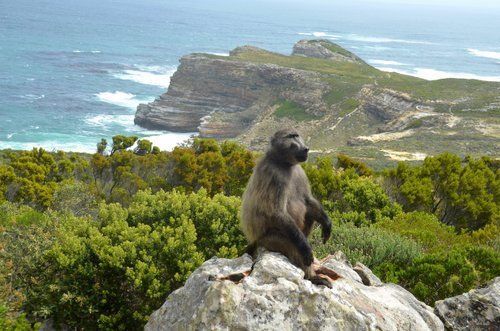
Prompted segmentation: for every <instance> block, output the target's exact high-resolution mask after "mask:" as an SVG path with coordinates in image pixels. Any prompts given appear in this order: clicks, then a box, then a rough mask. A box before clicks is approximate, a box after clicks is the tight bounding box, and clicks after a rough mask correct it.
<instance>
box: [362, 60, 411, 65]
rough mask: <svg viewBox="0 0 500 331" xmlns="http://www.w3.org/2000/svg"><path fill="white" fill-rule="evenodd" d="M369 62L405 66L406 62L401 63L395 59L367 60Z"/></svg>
mask: <svg viewBox="0 0 500 331" xmlns="http://www.w3.org/2000/svg"><path fill="white" fill-rule="evenodd" d="M368 62H369V63H372V64H373V65H383V66H405V65H407V64H406V63H401V62H397V61H389V60H368Z"/></svg>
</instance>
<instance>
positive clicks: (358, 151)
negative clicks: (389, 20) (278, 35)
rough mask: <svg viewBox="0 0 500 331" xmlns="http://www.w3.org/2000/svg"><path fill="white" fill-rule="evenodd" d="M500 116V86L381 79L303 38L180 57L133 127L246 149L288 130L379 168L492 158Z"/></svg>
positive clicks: (333, 48) (322, 149)
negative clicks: (290, 43) (277, 45)
mask: <svg viewBox="0 0 500 331" xmlns="http://www.w3.org/2000/svg"><path fill="white" fill-rule="evenodd" d="M499 110H500V83H492V82H480V81H473V80H458V79H448V80H439V81H425V80H423V79H419V78H415V77H410V76H405V75H401V74H396V73H387V72H383V71H380V70H377V69H375V68H373V67H371V66H370V65H368V64H367V63H365V62H364V61H363V60H362V59H360V58H359V57H357V56H356V55H355V54H353V53H351V52H349V51H347V50H345V49H343V48H342V47H340V46H338V45H336V44H333V43H331V42H329V41H326V40H302V41H299V42H298V43H297V44H296V45H295V46H294V48H293V53H292V54H291V55H282V54H278V53H273V52H269V51H266V50H263V49H259V48H256V47H252V46H243V47H238V48H236V49H234V50H233V51H232V52H231V53H230V55H229V56H216V55H211V54H191V55H187V56H184V57H182V58H181V60H180V65H179V67H178V70H177V71H176V73H175V74H174V76H173V77H172V79H171V84H170V87H169V88H168V91H167V92H166V93H164V94H162V95H161V96H160V97H159V98H157V99H156V100H155V101H154V102H152V103H149V104H141V105H139V106H138V109H137V113H136V116H135V123H136V124H138V125H141V126H143V127H146V128H150V129H165V130H168V131H173V132H195V131H198V132H199V134H200V135H201V136H202V137H215V138H235V139H237V140H238V141H240V142H242V143H244V144H246V145H247V146H248V147H250V148H252V149H262V148H264V146H265V144H266V142H267V138H268V137H269V136H270V135H271V134H272V133H273V131H275V130H277V129H280V128H283V127H285V126H293V127H295V128H297V129H298V130H299V131H300V132H301V133H302V135H303V136H304V137H305V138H306V141H307V142H308V143H309V144H310V147H311V149H312V150H313V152H317V153H336V152H343V153H347V154H349V155H352V156H354V157H356V156H357V157H360V158H361V159H364V160H365V161H366V162H368V163H369V164H370V165H372V166H375V167H376V166H378V165H383V166H386V165H387V164H386V163H384V162H385V161H388V160H399V159H400V158H398V157H394V155H402V153H403V154H405V155H418V158H421V157H422V156H423V157H425V155H428V154H436V153H440V152H443V151H451V152H455V153H458V154H472V155H479V154H481V155H491V156H498V155H500V147H499V145H498V144H497V143H496V142H497V139H498V138H500V116H498V111H499ZM409 159H410V160H411V159H412V158H411V157H410V158H409ZM384 160H385V161H384Z"/></svg>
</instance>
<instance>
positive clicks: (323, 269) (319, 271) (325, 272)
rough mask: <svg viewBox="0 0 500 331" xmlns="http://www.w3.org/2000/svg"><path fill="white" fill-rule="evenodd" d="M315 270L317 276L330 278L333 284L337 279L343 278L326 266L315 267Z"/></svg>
mask: <svg viewBox="0 0 500 331" xmlns="http://www.w3.org/2000/svg"><path fill="white" fill-rule="evenodd" d="M313 270H314V272H315V273H316V274H317V275H323V276H326V277H328V278H329V279H330V280H331V281H332V282H333V281H336V280H337V279H339V278H341V277H342V276H340V275H339V274H338V273H337V272H335V271H333V270H332V269H330V268H327V267H325V266H322V265H315V266H313Z"/></svg>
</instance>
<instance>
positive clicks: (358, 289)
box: [145, 252, 444, 330]
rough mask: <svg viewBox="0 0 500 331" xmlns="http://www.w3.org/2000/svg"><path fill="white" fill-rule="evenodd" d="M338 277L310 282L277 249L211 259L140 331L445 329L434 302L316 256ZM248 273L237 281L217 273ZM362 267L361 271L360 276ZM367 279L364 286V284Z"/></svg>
mask: <svg viewBox="0 0 500 331" xmlns="http://www.w3.org/2000/svg"><path fill="white" fill-rule="evenodd" d="M322 264H323V265H324V266H327V267H328V268H331V269H333V270H335V271H337V273H338V274H340V275H341V278H339V279H337V280H336V281H334V282H333V286H332V288H331V289H329V288H327V287H323V286H317V285H313V284H312V283H311V282H310V281H308V280H305V279H304V273H303V272H302V270H300V269H298V268H296V267H295V266H293V265H292V264H291V263H290V262H289V261H288V259H287V258H286V257H284V256H282V255H281V254H278V253H270V252H261V254H260V255H259V256H258V258H257V259H256V260H255V261H253V260H252V258H251V257H250V256H249V255H244V256H242V257H239V258H237V259H233V260H228V259H219V258H215V257H214V258H212V259H210V260H208V261H206V262H205V263H204V264H203V265H202V266H201V267H199V268H198V269H197V270H196V271H195V272H193V274H192V275H191V276H190V277H189V279H188V280H187V282H186V284H185V285H184V287H182V288H180V289H178V290H176V291H175V292H173V293H172V294H170V296H169V297H168V298H167V300H166V302H165V303H164V304H163V306H162V307H161V308H160V309H158V310H157V311H155V312H154V313H153V314H152V315H151V317H150V319H149V321H148V323H147V325H146V327H145V330H316V329H318V330H443V329H444V327H443V324H442V322H441V321H440V320H439V318H438V317H437V316H436V315H434V313H433V311H432V309H431V308H430V307H429V306H427V305H425V304H424V303H422V302H420V301H418V300H417V299H416V298H415V297H414V296H413V295H412V294H411V293H409V292H408V291H406V290H405V289H403V288H402V287H400V286H397V285H394V284H383V283H381V282H380V280H378V278H376V277H375V276H374V275H372V274H371V271H369V269H368V268H366V267H364V266H361V265H359V266H358V268H354V269H353V268H352V266H351V265H350V264H349V263H348V262H347V260H346V259H345V256H343V254H341V253H337V254H335V255H333V256H330V257H328V258H327V259H325V260H323V261H322ZM249 269H252V270H251V273H250V274H249V275H248V276H247V277H245V278H243V280H241V281H240V282H233V281H229V280H217V279H218V278H220V276H227V275H229V274H234V273H241V272H244V271H247V270H249ZM360 273H361V274H362V275H363V276H360ZM365 284H369V285H365Z"/></svg>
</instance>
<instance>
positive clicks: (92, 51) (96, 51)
mask: <svg viewBox="0 0 500 331" xmlns="http://www.w3.org/2000/svg"><path fill="white" fill-rule="evenodd" d="M73 53H92V54H98V53H101V51H99V50H91V51H82V50H79V49H75V50H73Z"/></svg>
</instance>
